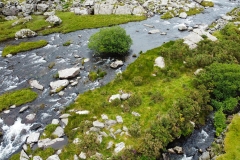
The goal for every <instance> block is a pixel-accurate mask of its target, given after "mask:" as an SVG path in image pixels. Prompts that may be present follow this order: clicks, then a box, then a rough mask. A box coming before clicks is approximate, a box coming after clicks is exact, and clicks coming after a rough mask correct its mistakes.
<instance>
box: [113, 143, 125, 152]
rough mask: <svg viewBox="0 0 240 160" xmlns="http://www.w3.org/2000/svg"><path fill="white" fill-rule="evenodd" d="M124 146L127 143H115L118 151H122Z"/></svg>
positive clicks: (115, 150)
mask: <svg viewBox="0 0 240 160" xmlns="http://www.w3.org/2000/svg"><path fill="white" fill-rule="evenodd" d="M124 148H125V143H124V142H120V143H117V144H116V145H115V149H114V152H115V153H118V152H120V151H122V150H123V149H124Z"/></svg>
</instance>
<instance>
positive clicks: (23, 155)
mask: <svg viewBox="0 0 240 160" xmlns="http://www.w3.org/2000/svg"><path fill="white" fill-rule="evenodd" d="M28 159H29V157H28V155H27V153H26V152H25V151H24V150H22V151H21V153H20V160H28Z"/></svg>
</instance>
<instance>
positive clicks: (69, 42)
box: [63, 40, 72, 46]
mask: <svg viewBox="0 0 240 160" xmlns="http://www.w3.org/2000/svg"><path fill="white" fill-rule="evenodd" d="M70 44H72V42H71V41H70V40H69V41H66V42H65V43H63V46H69V45H70Z"/></svg>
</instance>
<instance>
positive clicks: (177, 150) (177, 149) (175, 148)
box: [173, 146, 183, 154]
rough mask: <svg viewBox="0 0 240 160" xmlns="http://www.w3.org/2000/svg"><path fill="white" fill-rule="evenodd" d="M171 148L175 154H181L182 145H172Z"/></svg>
mask: <svg viewBox="0 0 240 160" xmlns="http://www.w3.org/2000/svg"><path fill="white" fill-rule="evenodd" d="M173 150H174V151H175V152H176V153H177V154H182V153H183V149H182V147H179V146H176V147H174V148H173Z"/></svg>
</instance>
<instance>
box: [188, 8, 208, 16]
mask: <svg viewBox="0 0 240 160" xmlns="http://www.w3.org/2000/svg"><path fill="white" fill-rule="evenodd" d="M203 10H204V9H203V8H190V9H189V11H187V12H186V13H187V15H188V16H191V15H196V14H199V13H201V12H202V11H203Z"/></svg>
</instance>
